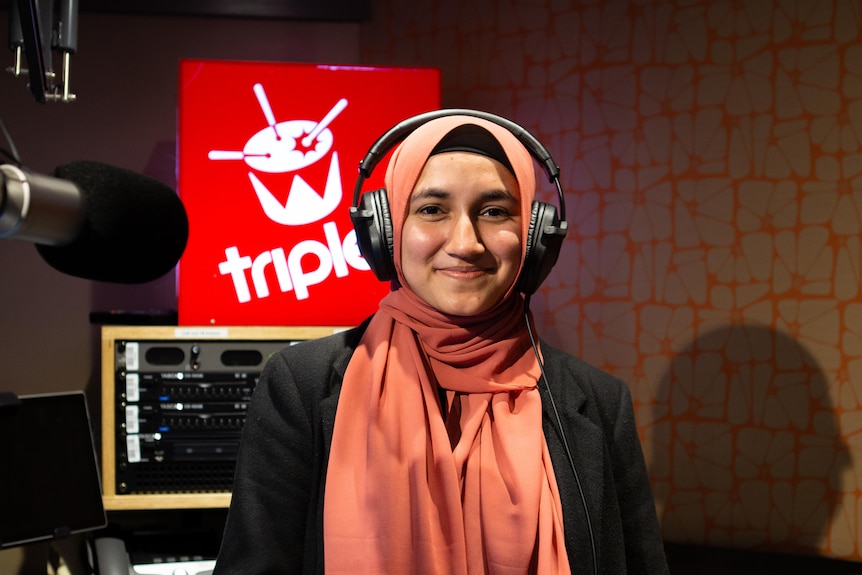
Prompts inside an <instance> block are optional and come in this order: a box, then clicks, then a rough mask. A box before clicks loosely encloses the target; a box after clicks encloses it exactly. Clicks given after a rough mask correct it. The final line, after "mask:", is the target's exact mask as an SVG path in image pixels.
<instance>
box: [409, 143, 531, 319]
mask: <svg viewBox="0 0 862 575" xmlns="http://www.w3.org/2000/svg"><path fill="white" fill-rule="evenodd" d="M522 217H523V216H522V214H521V208H520V190H519V188H518V183H517V180H516V179H515V176H514V175H512V173H511V172H510V171H509V170H507V169H506V168H504V167H503V165H502V164H500V163H499V162H498V161H496V160H492V159H491V158H488V157H486V156H483V155H480V154H473V153H469V152H446V153H442V154H436V155H433V156H431V157H430V158H429V159H428V161H427V162H426V163H425V166H424V168H423V170H422V172H421V174H420V175H419V179H418V180H417V181H416V185H415V186H414V187H413V192H412V194H411V195H410V199H409V202H408V204H407V216H406V219H405V220H404V226H403V229H402V232H401V271H402V274H403V277H404V279H405V280H406V282H407V285H408V286H409V287H410V288H411V289H412V290H413V292H414V293H416V295H418V296H419V297H420V298H422V299H423V300H424V301H425V302H426V303H428V304H429V305H431V306H432V307H434V308H436V309H437V310H439V311H441V312H443V313H445V314H449V315H458V316H470V315H475V314H478V313H482V312H484V311H487V310H489V309H490V308H491V307H493V306H494V305H495V304H496V303H497V302H498V301H500V299H501V298H502V297H503V296H504V295H505V294H506V292H507V291H508V290H509V288H510V287H511V286H512V284H513V283H514V282H515V279H516V278H517V275H518V271H519V267H520V261H521V233H522V232H521V218H522Z"/></svg>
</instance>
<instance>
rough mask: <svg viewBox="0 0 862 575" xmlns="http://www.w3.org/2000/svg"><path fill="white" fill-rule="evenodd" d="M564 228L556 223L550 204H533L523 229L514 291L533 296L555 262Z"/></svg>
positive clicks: (555, 210)
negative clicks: (522, 251)
mask: <svg viewBox="0 0 862 575" xmlns="http://www.w3.org/2000/svg"><path fill="white" fill-rule="evenodd" d="M566 229H567V225H566V223H565V222H562V223H561V222H560V219H559V217H558V216H557V208H556V207H555V206H554V205H552V204H546V203H544V202H539V201H534V202H533V207H532V209H531V210H530V226H529V228H528V230H527V239H526V242H527V248H526V256H525V257H524V269H523V270H521V277H520V279H519V280H518V291H520V292H522V293H524V294H526V295H532V294H533V293H535V291H536V290H537V289H539V286H540V285H542V282H543V281H545V278H547V277H548V274H549V273H551V268H553V267H554V264H555V263H557V257H558V256H559V255H560V248H561V247H562V245H563V239H564V238H565V237H566Z"/></svg>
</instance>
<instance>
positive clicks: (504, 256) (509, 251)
mask: <svg viewBox="0 0 862 575" xmlns="http://www.w3.org/2000/svg"><path fill="white" fill-rule="evenodd" d="M496 252H497V254H498V257H499V258H500V260H502V261H504V262H506V263H507V264H508V265H509V266H510V267H512V268H514V269H515V270H517V269H518V267H519V266H520V265H521V235H520V234H519V233H517V232H514V231H513V232H511V233H506V234H503V235H501V237H500V238H499V241H498V242H497V248H496Z"/></svg>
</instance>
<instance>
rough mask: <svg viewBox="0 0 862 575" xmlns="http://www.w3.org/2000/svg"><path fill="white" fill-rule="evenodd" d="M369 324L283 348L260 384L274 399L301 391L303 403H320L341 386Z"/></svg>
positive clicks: (270, 359) (268, 365)
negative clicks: (351, 358)
mask: <svg viewBox="0 0 862 575" xmlns="http://www.w3.org/2000/svg"><path fill="white" fill-rule="evenodd" d="M367 323H368V320H366V321H364V322H363V323H362V324H360V325H359V326H357V327H354V328H352V329H349V330H346V331H343V332H339V333H336V334H333V335H330V336H326V337H322V338H317V339H310V340H306V341H302V342H299V343H296V344H293V345H289V346H286V347H284V348H282V349H281V350H280V351H278V352H277V353H275V354H274V355H273V356H272V357H270V358H269V360H268V361H267V363H266V366H265V367H264V370H263V373H262V374H261V379H260V381H259V383H258V385H259V386H260V387H262V388H266V389H267V390H268V392H267V393H269V394H271V395H273V396H279V395H282V394H292V393H294V392H298V393H299V395H300V396H301V397H302V398H303V399H304V401H303V403H306V402H309V401H310V402H315V401H319V400H320V399H322V398H323V397H325V396H327V395H329V394H331V393H332V392H333V391H334V390H336V389H337V388H338V387H339V386H340V384H341V379H342V377H343V376H344V371H345V370H346V369H347V364H348V363H349V362H350V357H351V356H352V355H353V352H354V350H355V349H356V346H357V345H358V343H359V340H360V339H361V337H362V334H363V332H364V331H365V328H366V326H367ZM255 394H257V390H256V391H255Z"/></svg>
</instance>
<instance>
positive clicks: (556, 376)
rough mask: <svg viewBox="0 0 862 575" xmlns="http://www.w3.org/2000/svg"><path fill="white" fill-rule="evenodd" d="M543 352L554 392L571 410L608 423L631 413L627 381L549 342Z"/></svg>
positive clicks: (549, 383)
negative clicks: (621, 414) (628, 412)
mask: <svg viewBox="0 0 862 575" xmlns="http://www.w3.org/2000/svg"><path fill="white" fill-rule="evenodd" d="M541 349H542V357H543V359H544V362H543V366H544V371H545V377H546V378H547V380H548V385H549V386H550V389H551V392H552V394H553V395H554V397H555V398H556V397H561V398H563V402H564V403H566V404H568V406H569V408H575V409H577V410H578V411H579V412H582V413H584V414H586V415H587V416H588V417H590V419H595V418H596V417H599V418H601V419H602V420H605V421H609V420H611V421H612V420H614V419H616V418H617V417H618V416H619V414H620V411H621V410H622V411H626V410H628V409H631V407H630V406H631V394H630V392H629V388H628V386H627V385H626V383H625V382H624V381H623V380H621V379H620V378H618V377H616V376H614V375H612V374H610V373H608V372H606V371H603V370H601V369H599V368H597V367H595V366H593V365H591V364H589V363H587V362H586V361H584V360H583V359H581V358H578V357H576V356H574V355H572V354H570V353H567V352H565V351H562V350H560V349H558V348H555V347H553V346H551V345H549V344H547V343H546V342H542V348H541Z"/></svg>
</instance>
